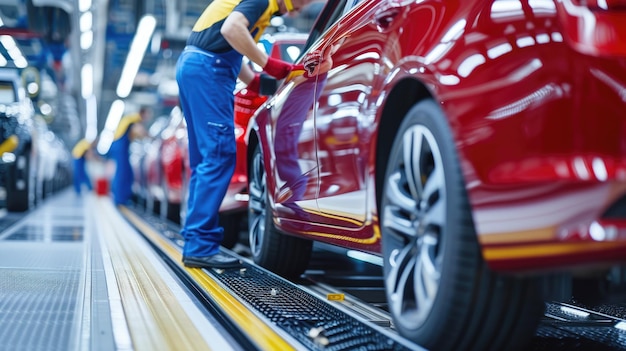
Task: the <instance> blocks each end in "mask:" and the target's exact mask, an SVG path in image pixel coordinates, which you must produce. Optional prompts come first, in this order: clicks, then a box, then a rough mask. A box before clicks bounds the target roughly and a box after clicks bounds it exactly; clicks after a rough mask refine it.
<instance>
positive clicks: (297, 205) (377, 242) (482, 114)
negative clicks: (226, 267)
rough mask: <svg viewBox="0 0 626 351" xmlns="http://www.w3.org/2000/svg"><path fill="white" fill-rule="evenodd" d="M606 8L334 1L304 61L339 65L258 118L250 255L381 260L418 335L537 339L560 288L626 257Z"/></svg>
mask: <svg viewBox="0 0 626 351" xmlns="http://www.w3.org/2000/svg"><path fill="white" fill-rule="evenodd" d="M594 6H595V5H593V4H591V5H584V4H580V3H578V2H571V1H570V0H564V1H557V2H553V1H527V0H519V1H502V0H484V1H469V2H468V1H446V2H440V1H419V2H403V1H387V0H363V1H361V2H358V3H356V4H354V5H353V4H352V2H346V1H342V0H329V1H328V2H327V5H326V7H325V8H324V10H323V11H322V13H321V14H320V16H319V17H318V20H317V22H316V23H315V25H314V27H313V29H312V31H311V36H310V39H309V41H308V43H307V47H306V49H305V54H304V55H303V58H302V59H301V60H300V62H299V63H303V64H304V63H305V61H306V60H307V58H310V57H318V58H319V59H318V62H317V65H313V66H321V65H323V64H325V63H328V62H330V63H331V66H332V67H331V68H330V69H329V70H328V71H327V74H325V73H323V72H316V73H314V74H313V75H312V77H311V78H308V79H303V78H305V76H307V75H310V74H304V75H302V72H300V73H299V74H298V73H294V74H293V75H292V76H290V77H288V78H287V79H286V80H285V81H284V82H283V83H282V84H281V85H280V86H279V88H278V90H277V91H276V93H275V94H274V96H272V97H271V98H270V99H269V100H268V101H267V102H266V103H265V104H264V105H263V106H261V108H259V109H258V110H257V112H256V113H255V116H254V117H253V124H252V126H251V128H250V132H249V136H248V155H249V156H248V173H249V175H248V180H249V192H250V200H249V212H248V213H249V229H250V245H251V251H252V253H253V256H254V260H255V261H256V262H257V263H259V264H261V265H263V266H264V267H266V268H269V269H271V270H273V271H275V272H277V273H280V274H283V275H286V276H294V275H295V276H297V275H299V274H301V273H302V272H303V271H304V270H305V269H306V267H307V264H308V260H309V257H310V254H311V247H312V245H311V242H312V241H324V242H327V243H330V244H335V245H339V246H342V247H345V248H352V249H359V250H362V251H365V252H369V253H373V254H376V255H379V256H381V257H382V258H383V262H384V265H383V271H384V275H385V277H384V278H385V285H386V291H387V299H388V303H389V310H390V312H391V315H392V317H393V319H394V326H395V327H396V328H397V330H398V331H399V332H400V333H401V334H402V335H404V336H405V337H407V338H409V339H411V340H414V341H415V342H417V343H419V344H421V345H423V346H425V347H427V348H429V349H441V350H457V349H464V350H468V349H474V350H487V349H493V350H504V349H506V350H511V349H523V348H524V345H525V341H528V340H530V337H531V336H532V333H533V331H534V328H535V326H536V324H537V323H538V320H539V318H540V317H541V315H542V311H543V308H544V304H543V301H544V300H547V299H568V298H570V297H571V294H574V296H576V294H577V293H578V291H577V290H576V289H574V290H573V291H572V290H571V287H572V283H573V286H574V287H576V285H577V284H576V282H577V281H578V280H579V279H581V278H585V279H588V278H589V277H593V278H594V279H595V280H596V281H599V282H600V281H602V280H603V279H605V277H606V276H607V275H608V273H609V272H610V271H611V270H614V269H619V267H620V266H619V265H621V264H623V262H624V260H625V258H626V210H625V209H626V177H625V176H624V174H626V144H625V143H624V135H626V121H624V119H623V111H624V108H625V107H626V102H625V101H626V100H624V98H623V90H624V89H623V87H625V86H626V73H625V71H624V67H626V49H625V48H626V47H625V46H624V45H623V43H622V42H620V40H619V39H618V38H619V36H618V35H617V33H619V34H621V35H624V34H626V33H624V32H625V31H626V28H625V27H624V26H623V25H620V23H621V22H620V21H624V20H626V18H624V16H625V15H624V13H623V12H619V11H617V10H616V8H615V7H613V6H614V5H607V6H608V7H607V8H606V9H603V10H600V8H597V7H594ZM581 26H587V27H585V28H597V27H595V26H602V28H610V30H611V31H612V32H613V33H616V35H615V36H614V35H607V36H601V35H600V37H595V36H594V37H592V38H591V37H588V36H585V34H584V33H583V32H579V28H582V27H581ZM591 32H593V30H592V31H591ZM594 33H595V32H594ZM622 38H623V37H622ZM320 53H321V55H320ZM329 53H330V57H328V54H329ZM305 66H306V65H305ZM309 79H313V81H314V84H313V87H312V88H306V89H305V87H306V86H307V85H309V84H311V83H310V81H309ZM303 91H308V94H309V96H307V97H303V96H300V94H302V92H303ZM305 94H306V93H305ZM307 99H308V100H307ZM301 101H307V102H306V103H304V102H303V103H302V104H303V105H306V106H297V107H296V106H294V105H297V104H298V102H301ZM309 101H310V102H309ZM301 109H305V111H298V112H295V111H296V110H301ZM292 114H297V116H296V115H292ZM296 120H298V122H297V123H300V124H299V125H295V124H293V123H291V122H292V121H294V123H295V121H296ZM291 134H294V135H291ZM294 140H297V144H290V146H287V145H288V144H283V143H288V142H289V141H294ZM283 151H288V152H283ZM289 165H291V166H292V167H288V166H289ZM285 167H288V170H289V172H287V173H285V172H284V168H285ZM622 276H623V275H622ZM613 283H616V284H625V283H626V282H624V281H617V282H615V281H614V282H613ZM599 285H601V284H599ZM601 292H602V291H598V292H597V294H596V295H597V297H598V298H600V299H601V298H602V294H601ZM496 335H497V337H496Z"/></svg>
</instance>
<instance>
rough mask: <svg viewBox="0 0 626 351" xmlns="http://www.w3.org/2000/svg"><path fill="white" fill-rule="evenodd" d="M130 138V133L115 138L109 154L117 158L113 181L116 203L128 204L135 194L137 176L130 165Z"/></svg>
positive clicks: (114, 200) (112, 188) (112, 187)
mask: <svg viewBox="0 0 626 351" xmlns="http://www.w3.org/2000/svg"><path fill="white" fill-rule="evenodd" d="M129 148H130V140H129V139H128V135H124V136H122V137H121V138H119V139H117V140H115V141H114V142H113V143H112V144H111V148H110V150H109V155H111V157H112V158H113V159H114V160H115V174H114V175H113V180H112V181H111V192H112V193H113V202H114V203H115V204H116V205H127V204H128V203H129V202H130V199H131V197H132V195H133V188H132V186H133V182H134V180H135V176H134V174H133V168H132V167H131V165H130V156H129V151H128V150H129Z"/></svg>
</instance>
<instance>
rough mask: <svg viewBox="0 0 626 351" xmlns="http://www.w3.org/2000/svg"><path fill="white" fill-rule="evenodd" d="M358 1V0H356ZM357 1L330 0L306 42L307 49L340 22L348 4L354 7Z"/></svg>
mask: <svg viewBox="0 0 626 351" xmlns="http://www.w3.org/2000/svg"><path fill="white" fill-rule="evenodd" d="M356 1H358V0H356ZM353 3H356V2H355V0H328V2H327V3H326V6H325V7H324V9H323V10H322V13H320V15H319V17H318V18H317V22H315V24H314V25H313V28H312V29H311V33H310V34H309V39H308V40H307V42H306V45H305V48H307V49H308V48H309V47H311V45H313V43H315V42H316V41H317V39H318V38H319V37H320V36H321V35H322V34H324V32H325V31H326V30H327V29H328V28H330V27H331V26H332V25H333V24H334V23H335V22H337V21H338V20H339V18H341V17H342V16H343V14H344V11H345V9H346V7H347V6H348V4H350V6H351V5H353Z"/></svg>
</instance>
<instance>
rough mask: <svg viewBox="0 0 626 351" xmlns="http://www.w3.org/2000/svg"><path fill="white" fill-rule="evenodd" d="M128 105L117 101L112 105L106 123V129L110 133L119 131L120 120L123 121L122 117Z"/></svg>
mask: <svg viewBox="0 0 626 351" xmlns="http://www.w3.org/2000/svg"><path fill="white" fill-rule="evenodd" d="M125 107H126V104H124V101H122V100H119V99H118V100H115V101H113V103H112V104H111V109H109V115H108V116H107V119H106V122H104V129H108V130H110V131H115V129H117V125H118V124H119V123H120V119H122V115H123V114H124V108H125Z"/></svg>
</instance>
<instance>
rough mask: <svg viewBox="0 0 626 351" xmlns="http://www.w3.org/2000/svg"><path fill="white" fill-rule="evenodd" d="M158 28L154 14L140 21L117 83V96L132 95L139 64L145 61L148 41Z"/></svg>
mask: <svg viewBox="0 0 626 351" xmlns="http://www.w3.org/2000/svg"><path fill="white" fill-rule="evenodd" d="M155 28H156V19H155V18H154V16H151V15H145V16H143V17H142V18H141V20H140V21H139V25H138V26H137V33H135V36H134V37H133V41H132V43H131V44H130V50H129V51H128V56H127V57H126V63H124V68H123V69H122V75H121V76H120V81H119V83H118V85H117V90H116V92H117V96H119V97H120V98H126V97H127V96H128V95H130V91H131V90H132V87H133V82H134V81H135V77H136V76H137V72H138V71H139V65H140V64H141V61H143V57H144V55H145V53H146V49H147V48H148V43H150V40H151V38H152V34H153V33H154V29H155Z"/></svg>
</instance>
